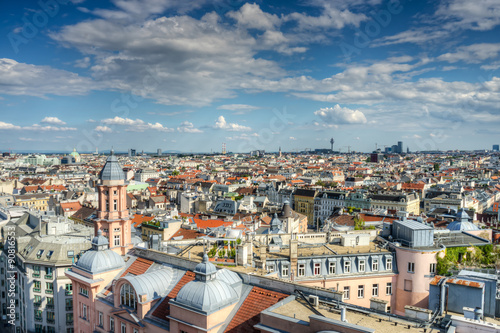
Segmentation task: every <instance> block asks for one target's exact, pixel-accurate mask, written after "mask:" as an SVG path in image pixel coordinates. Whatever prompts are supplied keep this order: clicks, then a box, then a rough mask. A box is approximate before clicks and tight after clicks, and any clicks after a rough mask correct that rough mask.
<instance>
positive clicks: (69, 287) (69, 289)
mask: <svg viewBox="0 0 500 333" xmlns="http://www.w3.org/2000/svg"><path fill="white" fill-rule="evenodd" d="M64 289H65V290H66V296H69V295H73V285H72V284H71V283H66V286H65V287H64Z"/></svg>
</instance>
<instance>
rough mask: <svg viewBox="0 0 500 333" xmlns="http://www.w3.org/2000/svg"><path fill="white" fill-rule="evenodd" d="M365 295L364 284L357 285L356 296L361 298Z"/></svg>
mask: <svg viewBox="0 0 500 333" xmlns="http://www.w3.org/2000/svg"><path fill="white" fill-rule="evenodd" d="M363 297H365V286H363V285H359V286H358V298H363Z"/></svg>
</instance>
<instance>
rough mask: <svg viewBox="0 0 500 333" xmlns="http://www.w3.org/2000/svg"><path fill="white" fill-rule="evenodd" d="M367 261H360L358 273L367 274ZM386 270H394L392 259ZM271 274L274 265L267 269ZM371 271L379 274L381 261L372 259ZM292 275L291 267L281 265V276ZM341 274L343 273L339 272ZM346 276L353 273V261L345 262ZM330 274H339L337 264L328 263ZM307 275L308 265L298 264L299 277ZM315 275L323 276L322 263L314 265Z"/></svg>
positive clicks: (389, 259)
mask: <svg viewBox="0 0 500 333" xmlns="http://www.w3.org/2000/svg"><path fill="white" fill-rule="evenodd" d="M366 264H367V263H366V259H360V260H358V272H359V273H364V272H366ZM385 268H386V270H388V271H391V270H392V258H387V259H386V263H385ZM267 269H268V271H269V272H274V270H275V269H274V265H272V264H271V265H268V267H267ZM371 271H372V272H377V271H379V259H372V263H371ZM289 273H290V267H289V265H281V276H282V277H287V276H288V275H289ZM339 273H341V272H339ZM343 273H344V274H349V273H351V261H344V270H343ZM328 274H338V273H337V262H329V263H328ZM305 275H306V264H298V265H297V276H305ZM313 275H321V263H314V266H313Z"/></svg>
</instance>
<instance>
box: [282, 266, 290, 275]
mask: <svg viewBox="0 0 500 333" xmlns="http://www.w3.org/2000/svg"><path fill="white" fill-rule="evenodd" d="M288 270H289V267H288V265H283V266H281V276H288Z"/></svg>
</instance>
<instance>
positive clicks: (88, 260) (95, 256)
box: [75, 250, 125, 274]
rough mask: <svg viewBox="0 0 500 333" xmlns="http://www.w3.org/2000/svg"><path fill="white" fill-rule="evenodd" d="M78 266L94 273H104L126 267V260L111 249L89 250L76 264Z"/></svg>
mask: <svg viewBox="0 0 500 333" xmlns="http://www.w3.org/2000/svg"><path fill="white" fill-rule="evenodd" d="M75 266H76V267H78V268H80V269H81V270H84V271H86V272H89V273H92V274H98V273H103V272H107V271H112V270H115V269H119V268H123V267H125V261H123V258H122V257H121V256H120V255H119V254H118V253H116V252H114V251H111V250H100V251H96V250H89V251H87V252H85V253H84V254H83V255H82V256H81V257H80V259H78V261H77V262H76V264H75Z"/></svg>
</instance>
